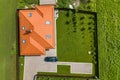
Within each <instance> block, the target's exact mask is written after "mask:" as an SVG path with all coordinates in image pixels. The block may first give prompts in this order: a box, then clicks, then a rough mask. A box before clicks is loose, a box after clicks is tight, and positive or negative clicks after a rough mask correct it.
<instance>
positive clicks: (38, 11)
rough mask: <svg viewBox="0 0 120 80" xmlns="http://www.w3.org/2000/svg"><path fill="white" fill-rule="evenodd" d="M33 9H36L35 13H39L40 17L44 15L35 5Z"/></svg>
mask: <svg viewBox="0 0 120 80" xmlns="http://www.w3.org/2000/svg"><path fill="white" fill-rule="evenodd" d="M35 9H36V11H37V13H39V14H40V15H41V16H42V17H43V16H44V15H43V13H42V11H40V10H39V9H38V8H37V7H35Z"/></svg>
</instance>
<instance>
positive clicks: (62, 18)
mask: <svg viewBox="0 0 120 80" xmlns="http://www.w3.org/2000/svg"><path fill="white" fill-rule="evenodd" d="M93 18H94V15H91V14H83V13H77V12H76V13H74V12H72V11H60V12H59V18H58V19H57V43H58V45H57V48H58V49H57V55H58V59H59V61H66V62H93V60H94V57H95V55H94V54H96V53H95V46H94V32H95V30H94V29H95V26H94V20H93ZM89 51H90V52H91V54H88V52H89Z"/></svg>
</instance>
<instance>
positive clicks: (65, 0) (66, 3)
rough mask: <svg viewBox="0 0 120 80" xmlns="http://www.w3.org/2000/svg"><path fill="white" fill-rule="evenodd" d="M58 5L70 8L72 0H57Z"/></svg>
mask: <svg viewBox="0 0 120 80" xmlns="http://www.w3.org/2000/svg"><path fill="white" fill-rule="evenodd" d="M57 1H58V2H57V5H56V7H58V8H69V4H70V3H72V0H57Z"/></svg>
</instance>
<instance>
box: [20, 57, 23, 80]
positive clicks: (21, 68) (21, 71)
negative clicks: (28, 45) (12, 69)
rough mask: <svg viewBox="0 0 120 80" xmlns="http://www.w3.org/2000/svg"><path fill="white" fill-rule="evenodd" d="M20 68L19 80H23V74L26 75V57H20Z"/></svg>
mask: <svg viewBox="0 0 120 80" xmlns="http://www.w3.org/2000/svg"><path fill="white" fill-rule="evenodd" d="M19 61H20V62H19V67H20V69H19V70H20V71H19V79H20V80H23V74H24V56H20V57H19Z"/></svg>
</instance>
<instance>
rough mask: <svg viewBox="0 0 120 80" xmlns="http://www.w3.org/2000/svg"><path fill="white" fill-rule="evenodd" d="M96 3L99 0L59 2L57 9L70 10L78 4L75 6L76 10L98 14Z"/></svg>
mask: <svg viewBox="0 0 120 80" xmlns="http://www.w3.org/2000/svg"><path fill="white" fill-rule="evenodd" d="M96 1H97V0H58V2H57V5H56V7H57V8H69V5H70V4H71V5H73V4H74V3H76V4H78V5H75V6H73V7H74V8H77V9H80V10H85V11H93V12H96Z"/></svg>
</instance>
